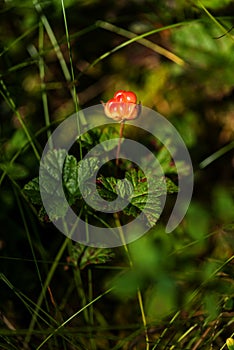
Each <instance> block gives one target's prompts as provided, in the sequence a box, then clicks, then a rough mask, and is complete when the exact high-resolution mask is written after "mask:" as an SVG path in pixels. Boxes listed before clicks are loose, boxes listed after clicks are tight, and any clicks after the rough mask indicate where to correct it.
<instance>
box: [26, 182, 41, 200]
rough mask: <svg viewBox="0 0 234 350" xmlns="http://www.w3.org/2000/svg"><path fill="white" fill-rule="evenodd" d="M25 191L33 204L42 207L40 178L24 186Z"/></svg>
mask: <svg viewBox="0 0 234 350" xmlns="http://www.w3.org/2000/svg"><path fill="white" fill-rule="evenodd" d="M23 191H24V193H25V194H26V196H27V198H28V199H29V200H30V202H31V203H32V204H35V205H42V201H41V195H40V188H39V178H38V177H36V178H35V179H33V180H32V181H29V182H28V183H27V184H26V185H25V186H24V188H23Z"/></svg>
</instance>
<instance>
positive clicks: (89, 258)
mask: <svg viewBox="0 0 234 350" xmlns="http://www.w3.org/2000/svg"><path fill="white" fill-rule="evenodd" d="M113 257H114V253H113V252H112V250H111V249H109V248H105V249H104V248H93V247H87V246H84V245H82V244H79V243H77V244H75V245H73V247H72V251H71V261H72V262H73V264H74V265H75V266H76V267H77V266H78V267H79V268H80V269H81V270H83V269H84V268H85V267H86V266H88V265H92V264H105V263H106V262H108V261H110V260H111V259H112V258H113Z"/></svg>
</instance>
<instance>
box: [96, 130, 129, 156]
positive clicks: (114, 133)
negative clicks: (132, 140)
mask: <svg viewBox="0 0 234 350" xmlns="http://www.w3.org/2000/svg"><path fill="white" fill-rule="evenodd" d="M112 139H113V140H112ZM104 141H109V143H108V144H102V147H103V149H104V151H106V152H108V151H111V150H112V149H114V148H115V147H117V146H118V143H119V130H117V129H116V127H113V126H107V127H105V128H104V129H103V130H102V133H101V137H100V139H99V142H100V143H102V142H104ZM123 141H124V138H122V139H121V143H122V142H123Z"/></svg>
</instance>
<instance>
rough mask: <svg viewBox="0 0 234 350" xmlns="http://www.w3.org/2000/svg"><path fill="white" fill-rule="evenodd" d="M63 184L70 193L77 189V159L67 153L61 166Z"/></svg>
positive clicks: (72, 193) (75, 191)
mask: <svg viewBox="0 0 234 350" xmlns="http://www.w3.org/2000/svg"><path fill="white" fill-rule="evenodd" d="M63 184H64V186H65V188H66V189H67V190H68V192H69V193H70V194H71V195H74V194H75V193H77V191H78V190H79V183H78V168H77V160H76V158H75V157H74V156H71V155H68V156H67V157H66V159H65V162H64V167H63Z"/></svg>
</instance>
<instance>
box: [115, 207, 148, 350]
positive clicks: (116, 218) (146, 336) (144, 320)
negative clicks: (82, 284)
mask: <svg viewBox="0 0 234 350" xmlns="http://www.w3.org/2000/svg"><path fill="white" fill-rule="evenodd" d="M114 216H115V223H116V226H117V227H118V229H119V234H120V238H121V241H122V243H123V247H124V250H125V253H126V255H127V258H128V261H129V266H130V268H133V262H132V258H131V255H130V252H129V250H128V246H127V244H126V241H125V237H124V233H123V230H122V226H121V223H120V219H119V214H118V213H115V214H114ZM137 299H138V304H139V307H140V311H141V319H142V323H143V326H144V330H145V341H146V350H149V335H148V331H147V322H146V316H145V310H144V305H143V298H142V293H141V290H140V288H139V287H137Z"/></svg>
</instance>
